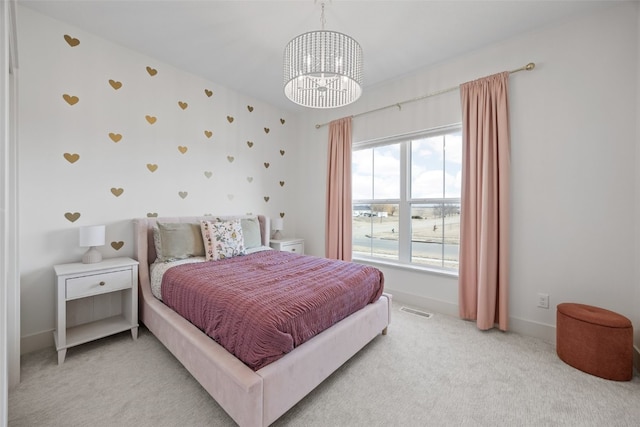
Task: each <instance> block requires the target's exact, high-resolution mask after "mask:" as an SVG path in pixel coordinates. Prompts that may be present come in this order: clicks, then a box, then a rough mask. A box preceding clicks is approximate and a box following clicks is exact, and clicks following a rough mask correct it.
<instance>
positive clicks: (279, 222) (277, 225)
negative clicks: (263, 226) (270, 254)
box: [271, 218, 284, 240]
mask: <svg viewBox="0 0 640 427" xmlns="http://www.w3.org/2000/svg"><path fill="white" fill-rule="evenodd" d="M283 228H284V220H283V219H282V218H274V219H273V220H272V221H271V229H272V230H274V231H275V232H274V233H273V235H272V236H271V238H272V239H274V240H280V239H282V233H280V230H282V229H283Z"/></svg>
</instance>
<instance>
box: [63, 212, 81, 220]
mask: <svg viewBox="0 0 640 427" xmlns="http://www.w3.org/2000/svg"><path fill="white" fill-rule="evenodd" d="M64 217H65V218H67V219H68V220H69V221H71V222H76V221H77V220H78V218H80V212H73V213H71V212H67V213H65V214H64Z"/></svg>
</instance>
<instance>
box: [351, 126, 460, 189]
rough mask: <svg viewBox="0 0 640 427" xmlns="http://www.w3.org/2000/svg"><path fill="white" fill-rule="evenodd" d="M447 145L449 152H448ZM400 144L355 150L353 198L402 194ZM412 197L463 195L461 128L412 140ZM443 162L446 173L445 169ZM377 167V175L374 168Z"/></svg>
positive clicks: (353, 160)
mask: <svg viewBox="0 0 640 427" xmlns="http://www.w3.org/2000/svg"><path fill="white" fill-rule="evenodd" d="M445 147H446V155H445ZM400 156H401V152H400V144H399V143H395V144H392V145H385V146H379V147H374V148H366V149H363V150H357V151H354V152H353V154H352V192H353V195H352V197H353V199H354V200H363V199H364V200H368V199H399V198H400ZM411 157H412V162H411V197H412V198H414V199H415V198H441V197H443V194H442V193H443V180H444V192H445V194H444V196H445V197H456V198H459V197H460V188H461V182H462V134H461V133H460V131H458V132H456V133H453V134H447V135H439V136H434V137H429V138H420V139H415V140H413V141H412V144H411ZM443 166H444V169H445V170H446V173H443ZM374 168H375V178H374V177H373V171H374Z"/></svg>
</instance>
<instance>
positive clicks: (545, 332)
mask: <svg viewBox="0 0 640 427" xmlns="http://www.w3.org/2000/svg"><path fill="white" fill-rule="evenodd" d="M386 292H389V293H390V294H391V295H393V301H394V302H397V303H401V304H406V305H409V306H413V307H415V308H420V309H423V310H427V311H434V312H436V313H441V314H446V315H449V316H454V317H458V316H459V312H458V304H453V303H450V302H446V301H440V300H436V299H432V298H426V297H422V296H418V295H412V294H409V293H406V292H401V291H396V290H394V289H389V288H388V287H387V289H386ZM392 321H393V319H392ZM509 330H510V331H511V332H515V333H518V334H522V335H527V336H530V337H534V338H539V339H541V340H544V341H547V342H550V343H555V340H556V328H555V326H553V325H546V324H542V323H537V322H532V321H530V320H524V319H519V318H517V317H510V318H509Z"/></svg>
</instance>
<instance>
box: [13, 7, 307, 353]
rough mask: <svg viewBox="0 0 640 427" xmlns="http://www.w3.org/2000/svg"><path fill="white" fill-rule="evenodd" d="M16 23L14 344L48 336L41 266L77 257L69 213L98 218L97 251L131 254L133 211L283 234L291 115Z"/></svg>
mask: <svg viewBox="0 0 640 427" xmlns="http://www.w3.org/2000/svg"><path fill="white" fill-rule="evenodd" d="M17 27H18V51H19V55H20V69H19V112H18V115H19V135H18V140H19V185H20V188H19V198H20V201H19V209H20V220H19V221H20V270H21V285H20V286H21V317H22V319H21V326H22V332H21V334H22V352H23V353H24V352H28V351H31V350H33V349H37V348H41V347H43V346H47V345H53V338H52V331H53V329H54V328H55V323H54V316H55V298H54V297H55V275H54V273H53V266H54V265H55V264H58V263H66V262H76V261H79V260H80V259H81V257H82V254H83V252H84V251H85V250H86V248H80V247H79V246H78V230H79V228H80V227H82V226H86V225H97V224H104V225H106V244H105V246H103V247H100V248H99V250H100V251H101V252H102V254H103V256H104V257H105V258H107V257H117V256H131V255H132V254H133V226H132V222H131V220H132V219H133V218H137V217H145V216H179V215H205V214H213V215H233V214H251V213H253V214H265V215H267V216H270V217H275V216H279V217H283V218H285V227H286V231H287V232H288V233H293V231H294V230H295V221H294V215H293V214H292V213H290V211H291V210H292V204H293V200H295V199H293V198H291V197H288V196H287V195H288V194H291V193H292V192H295V187H296V185H295V181H296V180H295V175H294V173H295V171H296V163H295V159H296V157H297V151H298V148H297V146H296V144H295V141H296V136H297V129H296V126H295V121H296V120H295V117H290V115H289V114H287V113H286V112H282V111H279V110H278V109H276V108H274V107H272V106H270V105H267V104H265V103H263V102H259V101H257V100H255V99H253V98H251V97H250V96H246V95H243V94H240V93H236V92H233V91H231V90H229V89H227V88H225V87H223V86H220V85H217V84H215V83H214V82H210V81H207V80H204V79H202V78H200V77H197V76H195V75H192V74H189V73H187V72H184V71H181V70H179V69H176V68H175V67H173V66H171V65H169V64H166V63H162V62H158V61H156V60H154V59H153V58H149V57H147V56H144V55H141V54H139V53H137V52H134V51H132V50H129V49H126V48H124V47H122V46H119V45H116V44H114V43H112V42H110V41H108V40H105V39H102V38H99V37H96V36H94V35H92V34H90V33H87V32H85V31H81V30H80V29H78V28H75V27H73V26H69V25H67V24H65V23H62V22H60V21H57V20H54V19H51V18H49V17H46V16H44V15H42V14H39V13H37V12H34V11H32V10H30V9H28V8H25V7H19V8H18V25H17ZM204 60H210V61H214V60H215V59H213V58H206V57H204ZM220 66H221V67H224V66H225V64H224V63H220ZM229 72H233V70H229Z"/></svg>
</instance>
